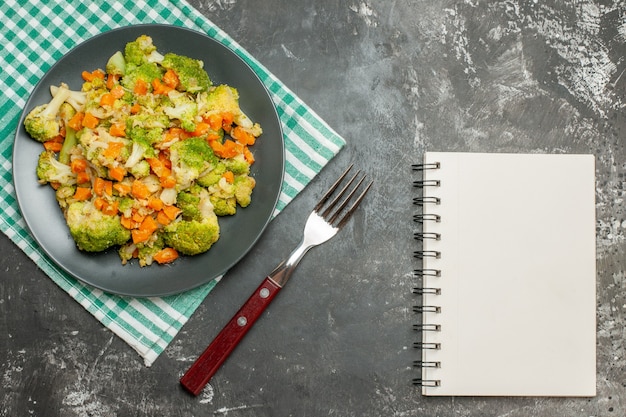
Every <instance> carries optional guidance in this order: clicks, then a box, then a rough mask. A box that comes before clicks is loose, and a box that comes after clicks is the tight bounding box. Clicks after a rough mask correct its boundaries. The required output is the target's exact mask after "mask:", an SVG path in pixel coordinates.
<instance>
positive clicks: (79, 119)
mask: <svg viewBox="0 0 626 417" xmlns="http://www.w3.org/2000/svg"><path fill="white" fill-rule="evenodd" d="M83 117H85V113H83V112H80V111H79V112H76V114H74V116H72V118H71V119H70V120H69V121H68V122H67V125H68V126H69V127H71V128H72V129H74V130H80V129H82V127H83Z"/></svg>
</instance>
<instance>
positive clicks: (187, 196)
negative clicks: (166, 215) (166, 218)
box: [176, 191, 202, 220]
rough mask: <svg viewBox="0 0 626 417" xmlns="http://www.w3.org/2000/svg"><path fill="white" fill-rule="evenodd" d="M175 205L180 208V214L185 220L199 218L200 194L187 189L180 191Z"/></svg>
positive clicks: (200, 216)
mask: <svg viewBox="0 0 626 417" xmlns="http://www.w3.org/2000/svg"><path fill="white" fill-rule="evenodd" d="M176 206H177V207H178V208H179V209H181V215H182V216H183V218H184V219H186V220H200V219H202V214H201V213H200V196H199V195H194V194H193V193H192V192H189V191H181V192H180V193H178V196H177V197H176Z"/></svg>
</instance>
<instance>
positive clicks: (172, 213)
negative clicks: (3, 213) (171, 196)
mask: <svg viewBox="0 0 626 417" xmlns="http://www.w3.org/2000/svg"><path fill="white" fill-rule="evenodd" d="M161 211H162V212H163V213H164V214H165V215H166V216H167V217H168V218H169V219H170V220H174V219H175V218H176V217H177V216H178V215H179V214H180V212H181V209H179V208H178V207H176V206H168V205H166V206H164V207H163V209H162V210H161Z"/></svg>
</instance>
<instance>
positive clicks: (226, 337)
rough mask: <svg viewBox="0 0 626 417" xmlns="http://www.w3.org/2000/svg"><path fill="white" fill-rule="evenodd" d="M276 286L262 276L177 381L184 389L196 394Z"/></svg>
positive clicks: (254, 318)
mask: <svg viewBox="0 0 626 417" xmlns="http://www.w3.org/2000/svg"><path fill="white" fill-rule="evenodd" d="M280 289H281V287H280V286H279V285H278V284H276V283H275V282H274V281H273V280H271V279H270V278H269V277H268V278H265V279H264V280H263V282H262V283H261V285H259V286H258V288H257V289H256V291H254V293H253V294H252V295H251V296H250V298H248V301H246V302H245V304H244V305H243V306H241V308H240V309H239V311H238V312H237V314H235V315H234V316H233V318H231V319H230V321H229V322H228V323H227V324H226V326H224V328H223V329H222V330H221V331H220V333H219V334H218V335H217V337H216V338H215V339H214V340H213V342H211V344H210V345H209V346H208V347H207V348H206V350H205V351H204V352H203V353H202V354H201V355H200V357H198V359H196V361H195V362H194V363H193V365H191V367H190V368H189V369H188V370H187V372H185V374H184V375H183V377H182V378H181V379H180V383H181V384H182V386H183V387H185V389H186V390H187V391H189V392H190V393H192V394H193V395H198V394H199V393H200V391H202V388H204V386H205V385H206V384H207V383H208V382H209V380H210V379H211V377H212V376H213V375H214V374H215V372H217V370H218V369H219V367H220V366H221V365H222V364H223V363H224V361H225V360H226V358H228V356H229V355H230V354H231V352H232V351H233V350H234V349H235V347H236V346H237V344H238V343H239V341H240V340H241V339H242V338H243V337H244V336H245V334H246V333H247V332H248V330H250V328H251V327H252V325H253V324H254V322H255V321H256V320H257V319H258V318H259V317H260V316H261V313H263V311H265V308H266V307H267V306H268V305H269V304H270V303H271V302H272V300H273V299H274V297H275V296H276V294H278V291H280Z"/></svg>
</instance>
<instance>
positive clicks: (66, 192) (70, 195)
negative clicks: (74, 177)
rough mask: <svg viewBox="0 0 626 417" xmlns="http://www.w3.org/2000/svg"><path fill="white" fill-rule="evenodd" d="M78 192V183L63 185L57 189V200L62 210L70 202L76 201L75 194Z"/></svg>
mask: <svg viewBox="0 0 626 417" xmlns="http://www.w3.org/2000/svg"><path fill="white" fill-rule="evenodd" d="M75 193H76V185H65V184H63V185H61V186H60V187H59V188H57V189H56V191H55V196H56V199H57V202H58V203H59V207H61V209H62V210H65V209H66V208H67V207H68V206H69V205H70V203H72V202H73V201H74V194H75Z"/></svg>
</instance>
